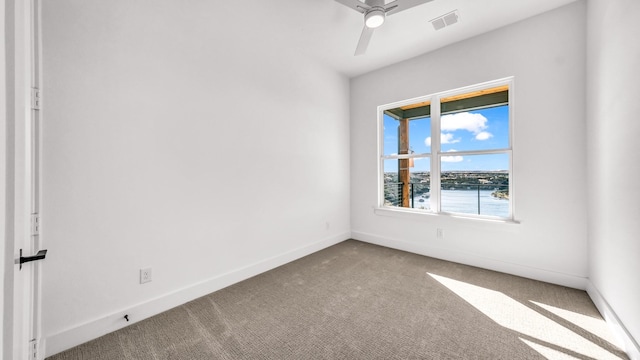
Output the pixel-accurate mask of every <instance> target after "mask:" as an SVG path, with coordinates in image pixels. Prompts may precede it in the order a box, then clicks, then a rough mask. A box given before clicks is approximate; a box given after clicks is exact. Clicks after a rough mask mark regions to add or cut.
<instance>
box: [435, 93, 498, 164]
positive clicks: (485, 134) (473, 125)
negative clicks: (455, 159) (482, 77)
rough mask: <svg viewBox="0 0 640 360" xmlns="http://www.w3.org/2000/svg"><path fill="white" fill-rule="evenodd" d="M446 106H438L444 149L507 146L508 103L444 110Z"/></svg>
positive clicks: (486, 148)
mask: <svg viewBox="0 0 640 360" xmlns="http://www.w3.org/2000/svg"><path fill="white" fill-rule="evenodd" d="M459 101H460V100H459ZM447 105H448V103H446V102H445V103H442V105H441V106H442V107H443V115H442V118H441V123H440V124H441V125H440V132H441V134H440V141H441V144H442V145H441V149H442V151H443V152H446V151H468V150H489V149H507V148H509V106H508V105H501V106H494V107H488V108H481V109H473V110H471V109H470V110H468V111H464V109H463V110H461V111H457V112H453V113H444V108H445V107H446V106H447Z"/></svg>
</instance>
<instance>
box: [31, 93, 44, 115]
mask: <svg viewBox="0 0 640 360" xmlns="http://www.w3.org/2000/svg"><path fill="white" fill-rule="evenodd" d="M41 101H42V95H41V94H40V89H38V88H31V109H33V110H40V102H41Z"/></svg>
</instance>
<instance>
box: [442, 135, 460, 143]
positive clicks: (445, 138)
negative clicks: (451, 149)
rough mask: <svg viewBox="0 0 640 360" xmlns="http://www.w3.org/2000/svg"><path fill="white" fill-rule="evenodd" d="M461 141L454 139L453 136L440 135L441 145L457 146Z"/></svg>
mask: <svg viewBox="0 0 640 360" xmlns="http://www.w3.org/2000/svg"><path fill="white" fill-rule="evenodd" d="M459 142H460V139H454V138H453V134H442V135H440V143H441V144H455V143H459Z"/></svg>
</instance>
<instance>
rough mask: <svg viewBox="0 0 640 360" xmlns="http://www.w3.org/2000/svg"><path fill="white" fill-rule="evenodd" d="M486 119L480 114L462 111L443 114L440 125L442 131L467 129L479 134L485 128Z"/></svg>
mask: <svg viewBox="0 0 640 360" xmlns="http://www.w3.org/2000/svg"><path fill="white" fill-rule="evenodd" d="M487 121H488V120H487V118H486V117H484V116H483V115H482V114H477V113H470V112H462V113H456V114H449V115H444V116H443V117H442V123H441V126H440V127H441V130H442V131H443V132H447V131H456V130H467V131H469V132H472V133H474V134H479V133H480V132H482V131H483V130H485V129H486V128H487Z"/></svg>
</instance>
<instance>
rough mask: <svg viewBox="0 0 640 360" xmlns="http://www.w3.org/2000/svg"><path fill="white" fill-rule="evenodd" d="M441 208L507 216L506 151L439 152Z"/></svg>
mask: <svg viewBox="0 0 640 360" xmlns="http://www.w3.org/2000/svg"><path fill="white" fill-rule="evenodd" d="M440 166H441V169H442V171H441V175H440V184H441V187H442V191H441V210H442V211H443V212H451V213H463V214H479V215H487V216H498V217H508V216H509V155H508V154H491V155H467V156H458V155H455V156H442V157H441V159H440Z"/></svg>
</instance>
